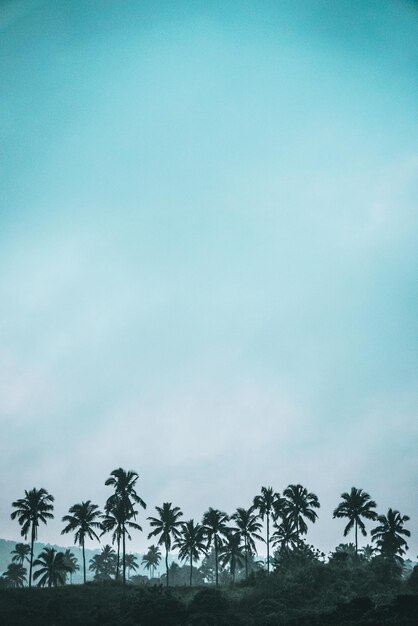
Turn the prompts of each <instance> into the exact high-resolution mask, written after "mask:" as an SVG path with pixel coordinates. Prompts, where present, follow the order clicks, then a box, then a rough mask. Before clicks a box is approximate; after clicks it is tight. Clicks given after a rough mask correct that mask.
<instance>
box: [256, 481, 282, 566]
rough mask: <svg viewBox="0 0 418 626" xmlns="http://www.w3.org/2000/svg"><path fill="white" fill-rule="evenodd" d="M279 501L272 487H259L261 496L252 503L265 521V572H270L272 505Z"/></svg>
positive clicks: (273, 510)
mask: <svg viewBox="0 0 418 626" xmlns="http://www.w3.org/2000/svg"><path fill="white" fill-rule="evenodd" d="M278 499H279V494H278V493H275V492H274V491H273V487H261V494H260V495H258V496H256V497H255V498H254V501H253V507H254V509H257V510H258V514H259V516H260V517H261V519H262V520H263V521H264V518H266V521H267V532H266V545H267V571H268V572H269V571H270V516H271V515H273V514H274V512H275V509H274V505H275V503H276V501H277V500H278Z"/></svg>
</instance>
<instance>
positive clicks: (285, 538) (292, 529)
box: [271, 517, 299, 552]
mask: <svg viewBox="0 0 418 626" xmlns="http://www.w3.org/2000/svg"><path fill="white" fill-rule="evenodd" d="M274 529H275V530H274V533H273V534H272V536H271V543H272V545H273V546H276V545H277V546H279V551H280V552H289V551H290V550H294V549H295V548H296V547H297V545H298V543H299V537H298V533H297V531H296V525H295V523H294V522H293V520H292V519H291V518H290V517H284V518H283V519H282V520H281V523H280V524H278V523H277V522H275V523H274Z"/></svg>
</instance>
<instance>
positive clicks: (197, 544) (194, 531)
mask: <svg viewBox="0 0 418 626" xmlns="http://www.w3.org/2000/svg"><path fill="white" fill-rule="evenodd" d="M173 547H174V548H179V558H180V559H181V560H184V561H186V560H189V566H190V586H192V578H193V561H198V560H199V558H200V555H201V554H206V545H205V529H204V528H203V526H202V525H201V524H195V523H194V520H192V519H191V520H189V521H188V522H184V523H183V524H182V527H181V534H180V535H179V537H178V538H177V539H176V542H175V544H174V546H173Z"/></svg>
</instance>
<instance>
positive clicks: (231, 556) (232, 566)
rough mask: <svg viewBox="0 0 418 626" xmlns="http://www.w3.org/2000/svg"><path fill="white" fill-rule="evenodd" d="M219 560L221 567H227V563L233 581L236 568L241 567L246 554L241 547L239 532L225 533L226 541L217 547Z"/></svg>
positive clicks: (233, 581)
mask: <svg viewBox="0 0 418 626" xmlns="http://www.w3.org/2000/svg"><path fill="white" fill-rule="evenodd" d="M219 562H220V564H221V566H222V567H227V566H228V565H229V571H230V572H231V576H232V583H235V574H236V571H237V568H239V569H241V568H243V567H244V565H245V562H246V554H244V552H243V551H242V548H241V535H240V533H237V532H235V533H234V532H230V533H229V534H228V535H227V539H226V542H225V543H223V544H222V545H221V546H220V548H219Z"/></svg>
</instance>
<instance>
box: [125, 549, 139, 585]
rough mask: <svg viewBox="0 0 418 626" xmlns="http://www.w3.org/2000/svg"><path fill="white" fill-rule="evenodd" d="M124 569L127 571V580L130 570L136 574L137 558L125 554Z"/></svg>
mask: <svg viewBox="0 0 418 626" xmlns="http://www.w3.org/2000/svg"><path fill="white" fill-rule="evenodd" d="M125 564H126V569H127V570H128V580H129V576H130V575H131V570H133V571H134V572H136V570H137V569H138V558H137V557H136V556H135V555H134V554H127V555H126V557H125Z"/></svg>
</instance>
